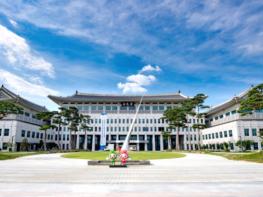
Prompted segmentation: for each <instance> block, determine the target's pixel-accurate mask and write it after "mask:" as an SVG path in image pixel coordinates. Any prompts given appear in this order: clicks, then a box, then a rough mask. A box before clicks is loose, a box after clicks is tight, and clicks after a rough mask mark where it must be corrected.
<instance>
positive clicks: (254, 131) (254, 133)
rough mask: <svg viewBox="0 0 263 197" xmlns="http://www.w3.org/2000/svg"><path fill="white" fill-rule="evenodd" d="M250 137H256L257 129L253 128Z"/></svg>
mask: <svg viewBox="0 0 263 197" xmlns="http://www.w3.org/2000/svg"><path fill="white" fill-rule="evenodd" d="M252 136H257V129H255V128H253V129H252Z"/></svg>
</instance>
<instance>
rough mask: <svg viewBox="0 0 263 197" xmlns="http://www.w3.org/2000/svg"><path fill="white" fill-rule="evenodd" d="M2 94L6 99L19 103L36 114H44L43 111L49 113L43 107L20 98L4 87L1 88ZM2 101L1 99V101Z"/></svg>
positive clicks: (0, 92)
mask: <svg viewBox="0 0 263 197" xmlns="http://www.w3.org/2000/svg"><path fill="white" fill-rule="evenodd" d="M0 94H1V95H2V96H6V98H4V99H7V100H8V99H9V100H13V101H15V102H17V103H19V104H20V105H22V106H24V107H26V108H29V109H32V110H34V111H36V112H42V111H47V109H46V108H45V107H43V106H40V105H37V104H35V103H33V102H31V101H29V100H26V99H24V98H22V97H20V96H19V95H17V94H15V93H13V92H11V91H10V90H8V89H7V88H6V87H4V85H2V86H1V88H0ZM0 100H1V99H0Z"/></svg>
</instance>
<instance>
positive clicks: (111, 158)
mask: <svg viewBox="0 0 263 197" xmlns="http://www.w3.org/2000/svg"><path fill="white" fill-rule="evenodd" d="M117 158H118V155H117V153H116V152H115V151H114V150H112V151H111V152H110V155H109V159H110V160H111V164H112V165H115V161H116V159H117Z"/></svg>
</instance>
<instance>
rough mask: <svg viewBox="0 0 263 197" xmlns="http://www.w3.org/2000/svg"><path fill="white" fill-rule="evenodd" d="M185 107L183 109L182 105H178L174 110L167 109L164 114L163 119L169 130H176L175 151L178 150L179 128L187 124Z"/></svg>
mask: <svg viewBox="0 0 263 197" xmlns="http://www.w3.org/2000/svg"><path fill="white" fill-rule="evenodd" d="M187 113H188V111H187V107H185V106H184V105H183V104H181V105H178V106H176V107H174V108H171V109H167V110H166V111H165V112H164V116H163V118H164V119H166V120H168V124H169V128H170V129H171V130H172V129H176V130H177V132H176V150H180V146H179V132H180V129H179V128H183V127H186V123H187V117H186V116H187Z"/></svg>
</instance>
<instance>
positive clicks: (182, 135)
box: [49, 92, 204, 151]
mask: <svg viewBox="0 0 263 197" xmlns="http://www.w3.org/2000/svg"><path fill="white" fill-rule="evenodd" d="M141 97H142V96H124V95H106V94H85V93H79V92H76V93H75V94H74V95H72V96H68V97H57V96H49V98H50V99H51V100H52V101H54V102H55V103H57V104H58V105H59V106H61V107H65V108H68V107H70V106H74V107H76V108H78V110H79V112H80V113H82V114H86V115H89V116H90V118H91V121H90V126H91V129H90V131H88V133H87V135H86V136H85V132H84V131H81V130H79V131H77V132H76V134H74V135H76V139H77V140H76V144H77V149H84V150H91V151H94V150H99V148H100V140H101V130H102V119H106V133H107V135H106V138H107V139H106V141H107V144H114V146H115V147H117V146H119V145H122V144H123V142H124V140H125V137H126V135H127V133H128V131H129V126H130V125H131V123H132V119H133V118H134V115H135V111H136V108H137V106H138V105H139V103H140V99H141ZM186 99H188V97H186V96H184V95H182V94H181V93H174V94H159V95H145V96H144V97H143V100H142V104H141V106H140V109H139V113H138V116H137V118H136V120H135V125H134V127H133V132H132V135H131V138H130V146H131V147H133V149H134V150H145V151H158V150H159V151H162V150H165V149H168V140H167V139H164V137H163V135H162V132H163V131H166V130H167V129H168V124H167V122H166V121H165V120H164V119H162V117H163V113H164V111H165V110H166V109H169V108H172V107H173V106H176V105H178V104H180V102H182V101H184V100H186ZM196 121H197V119H196V118H195V117H189V118H188V122H189V123H188V126H189V127H187V128H179V146H180V149H181V150H190V149H191V150H195V149H197V147H198V143H199V140H200V138H199V136H198V132H197V130H195V129H192V127H191V125H192V124H194V123H196ZM200 121H202V122H204V120H203V119H200ZM104 125H105V124H104ZM62 130H63V131H62V135H68V134H69V131H68V129H67V128H66V127H64V128H63V129H62ZM176 132H177V131H176V130H172V131H171V148H172V149H175V146H176ZM85 138H86V139H85ZM62 145H63V147H65V149H67V148H68V147H69V141H68V140H65V141H63V142H62Z"/></svg>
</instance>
